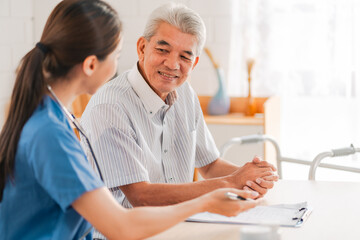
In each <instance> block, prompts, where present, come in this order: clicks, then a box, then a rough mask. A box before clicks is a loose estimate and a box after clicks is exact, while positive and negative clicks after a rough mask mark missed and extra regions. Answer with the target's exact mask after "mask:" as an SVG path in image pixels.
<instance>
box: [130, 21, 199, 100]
mask: <svg viewBox="0 0 360 240" xmlns="http://www.w3.org/2000/svg"><path fill="white" fill-rule="evenodd" d="M196 47H197V40H196V37H195V36H193V35H191V34H187V33H183V32H181V31H180V30H179V29H178V28H176V27H174V26H172V25H170V24H168V23H165V22H164V23H161V24H160V25H159V27H158V29H157V32H156V34H155V35H154V36H152V37H151V39H150V41H147V40H146V39H145V38H143V37H141V38H140V39H139V40H138V42H137V52H138V56H139V67H140V72H141V74H142V76H143V77H144V78H145V80H146V81H147V83H148V84H149V85H150V87H151V88H152V89H153V90H154V91H155V92H156V94H157V95H159V97H161V98H162V99H163V100H165V98H166V97H167V95H168V93H170V92H172V91H173V90H175V89H176V88H177V87H179V86H180V85H181V84H183V83H184V82H185V81H186V79H187V78H188V76H189V75H190V73H191V71H192V70H193V68H194V67H195V65H196V64H197V62H198V60H199V57H197V56H195V50H196Z"/></svg>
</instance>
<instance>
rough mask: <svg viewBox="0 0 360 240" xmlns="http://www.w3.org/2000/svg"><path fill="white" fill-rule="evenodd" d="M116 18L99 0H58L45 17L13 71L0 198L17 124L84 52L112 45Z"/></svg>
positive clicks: (2, 137) (0, 146) (103, 51)
mask: <svg viewBox="0 0 360 240" xmlns="http://www.w3.org/2000/svg"><path fill="white" fill-rule="evenodd" d="M121 28H122V26H121V22H120V20H119V18H118V16H117V13H116V11H115V10H114V9H113V8H111V7H110V6H109V5H108V4H106V3H104V2H103V1H101V0H92V1H89V0H64V1H62V2H60V3H59V4H58V5H57V6H56V7H55V9H54V10H53V11H52V13H51V15H50V16H49V18H48V20H47V22H46V25H45V28H44V31H43V34H42V37H41V41H40V43H38V44H37V45H36V47H35V48H33V49H32V50H31V51H30V52H28V53H27V54H26V55H25V56H24V57H23V59H22V60H21V62H20V65H19V67H18V69H17V71H16V81H15V85H14V89H13V92H12V96H11V103H10V108H9V113H8V116H7V119H6V121H5V123H4V126H3V128H2V131H1V133H0V201H1V200H2V198H3V190H4V188H5V184H6V182H7V180H8V179H10V180H13V179H14V167H15V155H16V150H17V145H18V142H19V139H20V135H21V132H22V129H23V127H24V125H25V123H26V122H27V120H28V119H29V118H30V117H31V115H32V114H33V112H34V111H35V109H36V108H37V106H38V105H39V104H40V103H41V101H42V99H43V96H44V95H45V94H46V93H47V91H46V84H48V83H51V82H56V81H58V79H60V78H61V77H64V76H66V74H67V73H68V72H69V71H70V69H71V68H73V67H74V66H75V65H76V64H79V63H81V62H82V61H83V60H85V58H86V57H87V56H90V55H96V56H97V58H98V59H99V60H100V61H101V60H104V59H105V58H106V57H107V55H108V54H110V53H111V52H113V51H114V50H115V48H116V46H117V45H118V42H119V38H120V33H121Z"/></svg>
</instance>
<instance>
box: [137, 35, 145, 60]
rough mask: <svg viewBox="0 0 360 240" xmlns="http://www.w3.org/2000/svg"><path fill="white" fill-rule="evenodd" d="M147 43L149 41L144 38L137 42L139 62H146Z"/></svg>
mask: <svg viewBox="0 0 360 240" xmlns="http://www.w3.org/2000/svg"><path fill="white" fill-rule="evenodd" d="M146 42H147V40H146V39H145V38H144V37H140V38H139V39H138V41H137V44H136V48H137V54H138V58H139V61H143V60H144V54H145V44H146Z"/></svg>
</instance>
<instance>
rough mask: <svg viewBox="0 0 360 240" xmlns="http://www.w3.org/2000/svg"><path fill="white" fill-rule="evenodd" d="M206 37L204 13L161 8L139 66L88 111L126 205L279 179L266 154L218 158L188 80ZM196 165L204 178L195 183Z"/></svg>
mask: <svg viewBox="0 0 360 240" xmlns="http://www.w3.org/2000/svg"><path fill="white" fill-rule="evenodd" d="M204 42H205V25H204V23H203V21H202V19H201V18H200V16H199V15H198V14H197V13H195V12H194V11H193V10H191V9H189V8H187V7H185V6H183V5H178V4H167V5H164V6H161V7H160V8H158V9H156V10H155V11H154V12H153V13H152V14H151V16H150V18H149V20H148V22H147V25H146V28H145V31H144V35H143V36H142V37H140V38H139V40H138V42H137V53H138V57H139V60H138V62H137V64H135V65H134V67H133V68H132V69H131V70H129V71H127V72H125V73H123V74H122V75H120V76H118V77H117V78H115V79H113V80H112V81H110V82H108V83H107V84H105V85H104V86H103V87H102V88H101V89H100V90H99V91H98V92H97V93H96V94H95V95H94V96H93V97H92V99H91V100H90V102H89V104H88V106H87V108H86V110H85V112H84V114H83V117H82V123H83V126H84V128H85V130H86V131H87V132H88V133H89V137H90V140H91V142H92V143H93V145H94V151H95V153H96V155H97V156H98V161H99V164H100V168H101V170H102V173H103V175H104V178H105V183H106V184H107V186H108V187H109V188H110V189H111V190H112V193H113V194H114V196H115V197H116V198H117V200H118V201H119V202H120V203H121V204H122V205H123V206H125V207H132V206H144V205H151V206H157V205H159V206H160V205H168V204H175V203H178V202H182V201H185V200H188V199H192V198H195V197H197V196H200V195H202V194H204V193H207V192H210V191H211V190H214V189H216V188H220V187H235V188H239V189H253V190H255V191H256V192H258V193H259V196H262V195H264V194H265V193H266V192H267V190H268V189H270V188H272V187H273V185H274V181H277V180H278V176H277V175H276V173H275V170H276V169H275V168H274V167H273V166H272V165H271V164H269V163H268V162H266V161H262V160H260V159H259V158H256V157H255V158H254V160H253V161H252V162H249V163H247V164H245V165H244V166H242V167H239V166H236V165H234V164H231V163H230V162H228V161H226V160H224V159H221V158H219V152H218V150H217V148H216V146H215V144H214V140H213V138H212V136H211V134H210V132H209V130H208V128H207V127H206V124H205V122H204V118H203V114H202V111H201V108H200V104H199V101H198V98H197V96H196V94H195V92H194V91H193V89H192V88H191V86H190V85H189V83H188V82H187V81H186V80H187V79H188V77H189V75H190V74H191V72H192V70H193V69H194V67H195V66H196V65H197V63H198V61H199V55H200V52H201V50H202V48H203V45H204ZM84 146H85V147H86V144H84ZM88 156H89V158H91V155H90V154H88ZM195 167H197V168H198V169H199V172H200V174H201V175H202V177H203V178H204V179H205V180H203V181H198V182H193V181H192V179H193V174H194V168H195Z"/></svg>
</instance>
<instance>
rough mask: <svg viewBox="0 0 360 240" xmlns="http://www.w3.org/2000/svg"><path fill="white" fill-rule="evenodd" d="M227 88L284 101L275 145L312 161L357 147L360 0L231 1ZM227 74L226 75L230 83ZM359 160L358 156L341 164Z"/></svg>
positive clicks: (359, 129) (359, 127)
mask: <svg viewBox="0 0 360 240" xmlns="http://www.w3.org/2000/svg"><path fill="white" fill-rule="evenodd" d="M232 5H233V6H232V9H233V13H232V19H233V20H232V23H233V24H232V36H231V53H230V61H229V62H230V63H231V64H230V66H229V72H228V75H229V78H228V79H229V82H228V89H229V93H230V95H233V96H246V95H247V89H248V84H247V72H246V61H247V59H250V58H253V59H255V65H254V69H253V73H252V79H253V80H252V94H253V95H254V96H259V97H260V96H261V97H262V96H265V97H267V96H272V95H279V96H281V99H282V121H281V148H282V151H283V152H284V154H285V155H287V156H292V157H297V158H302V159H308V160H311V159H312V158H314V157H315V155H316V154H317V153H319V152H321V151H325V150H329V149H331V148H339V147H345V146H349V145H350V143H354V144H355V145H356V146H357V147H360V101H359V99H360V98H359V97H360V1H358V0H323V1H320V0H316V1H314V0H290V1H289V0H251V1H250V0H233V1H232ZM230 80H231V81H230ZM345 164H347V165H352V166H354V165H357V164H359V162H358V161H356V156H355V157H354V156H353V157H351V158H349V160H348V161H346V162H345Z"/></svg>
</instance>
